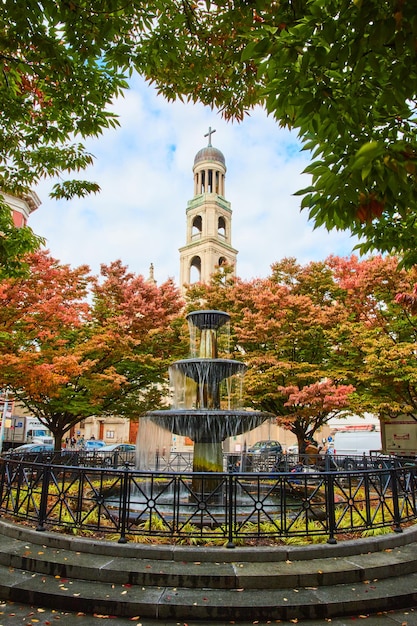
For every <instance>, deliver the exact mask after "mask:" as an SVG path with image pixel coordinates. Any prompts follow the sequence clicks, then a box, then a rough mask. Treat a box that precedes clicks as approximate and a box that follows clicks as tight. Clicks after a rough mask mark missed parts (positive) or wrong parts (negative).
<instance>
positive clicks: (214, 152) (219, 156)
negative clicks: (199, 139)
mask: <svg viewBox="0 0 417 626" xmlns="http://www.w3.org/2000/svg"><path fill="white" fill-rule="evenodd" d="M201 161H218V162H220V163H221V164H222V165H226V161H225V158H224V154H223V152H220V150H218V149H217V148H214V146H211V145H210V146H206V147H205V148H202V149H201V150H199V151H198V152H197V154H196V155H195V159H194V165H197V164H198V163H200V162H201Z"/></svg>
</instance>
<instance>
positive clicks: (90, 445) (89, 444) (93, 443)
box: [83, 439, 106, 452]
mask: <svg viewBox="0 0 417 626" xmlns="http://www.w3.org/2000/svg"><path fill="white" fill-rule="evenodd" d="M105 445H106V442H105V441H103V440H102V439H87V441H85V442H84V445H83V448H84V450H87V452H92V451H93V450H101V448H104V447H105Z"/></svg>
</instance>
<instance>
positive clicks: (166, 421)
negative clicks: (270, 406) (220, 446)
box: [148, 409, 271, 443]
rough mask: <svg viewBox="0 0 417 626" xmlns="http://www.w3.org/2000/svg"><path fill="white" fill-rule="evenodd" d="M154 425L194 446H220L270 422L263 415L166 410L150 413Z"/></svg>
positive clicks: (233, 411) (232, 411) (253, 412)
mask: <svg viewBox="0 0 417 626" xmlns="http://www.w3.org/2000/svg"><path fill="white" fill-rule="evenodd" d="M148 417H149V418H150V419H151V421H152V422H153V423H155V424H157V425H158V426H160V427H161V428H164V429H166V430H169V431H171V432H172V433H174V434H176V435H181V436H183V437H189V438H190V439H192V441H194V442H195V443H220V442H222V441H224V440H225V439H227V438H228V437H235V436H237V435H241V434H242V433H245V432H248V431H250V430H252V429H253V428H256V427H257V426H260V425H261V424H263V422H264V421H265V420H267V419H269V418H271V414H270V413H264V412H261V411H242V410H239V411H235V410H227V409H226V410H221V409H217V410H213V409H167V410H160V411H152V412H151V413H148Z"/></svg>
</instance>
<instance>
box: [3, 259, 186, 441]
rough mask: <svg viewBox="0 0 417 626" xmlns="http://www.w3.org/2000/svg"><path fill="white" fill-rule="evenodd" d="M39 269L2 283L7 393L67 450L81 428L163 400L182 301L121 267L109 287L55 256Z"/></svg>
mask: <svg viewBox="0 0 417 626" xmlns="http://www.w3.org/2000/svg"><path fill="white" fill-rule="evenodd" d="M29 263H30V268H31V271H30V275H29V276H28V277H26V278H19V279H9V280H5V281H2V282H1V283H0V302H1V304H2V306H1V307H0V327H1V332H0V347H1V351H2V361H1V364H0V384H1V385H2V386H3V387H5V386H7V387H8V388H9V389H11V390H12V391H13V394H14V396H15V398H16V399H17V400H18V401H20V402H21V403H22V404H23V405H24V406H25V407H26V408H27V409H28V410H29V411H30V412H31V413H32V414H34V415H36V416H37V417H38V418H39V419H40V421H41V422H42V423H43V424H45V425H46V426H47V427H48V428H49V429H50V430H51V431H52V433H53V435H54V438H55V448H56V449H57V450H58V449H60V447H61V440H62V438H63V436H64V434H65V433H66V432H68V431H69V430H70V429H71V427H73V426H75V425H76V424H77V423H78V422H79V421H80V420H81V419H83V418H86V417H88V416H90V415H97V414H106V413H117V414H119V415H128V411H129V410H130V411H133V408H135V410H136V413H138V412H140V411H141V410H143V408H144V407H146V406H147V402H148V401H149V399H148V395H150V396H152V399H153V400H155V397H158V398H159V396H160V394H161V393H162V389H163V381H164V376H165V373H166V370H165V362H166V358H167V352H168V351H169V347H170V340H171V339H172V333H173V332H174V331H171V327H170V323H171V320H173V319H175V318H176V316H177V314H178V311H179V310H180V306H181V300H180V296H179V293H178V290H177V289H176V288H175V286H174V285H173V284H172V281H167V282H166V283H165V284H164V285H161V286H160V287H158V286H156V285H153V284H151V283H148V282H146V281H145V280H144V279H143V277H141V276H135V275H134V274H130V273H128V272H127V269H126V268H125V267H123V266H122V264H121V263H120V262H115V263H113V264H112V265H110V266H103V267H102V271H101V278H100V279H99V278H97V277H93V276H91V275H90V273H89V269H88V268H87V267H86V266H83V267H80V268H75V269H72V268H71V267H69V266H68V265H62V264H60V263H59V262H58V261H56V260H55V259H53V258H51V257H50V256H49V255H48V254H47V253H45V252H42V253H36V254H34V255H32V256H31V257H30V259H29ZM159 384H160V385H161V386H159ZM155 389H158V392H155ZM132 398H134V399H135V401H133V400H132Z"/></svg>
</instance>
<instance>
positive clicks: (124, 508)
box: [117, 467, 130, 543]
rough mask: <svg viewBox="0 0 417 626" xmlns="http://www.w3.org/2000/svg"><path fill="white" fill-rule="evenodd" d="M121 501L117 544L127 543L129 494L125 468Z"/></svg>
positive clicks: (126, 469) (128, 476)
mask: <svg viewBox="0 0 417 626" xmlns="http://www.w3.org/2000/svg"><path fill="white" fill-rule="evenodd" d="M122 472H123V473H122V499H121V507H122V510H121V511H120V515H119V520H120V538H119V540H118V542H117V543H127V539H126V519H127V503H128V492H129V480H130V471H129V470H128V468H127V467H125V468H124V469H123V470H122Z"/></svg>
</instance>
